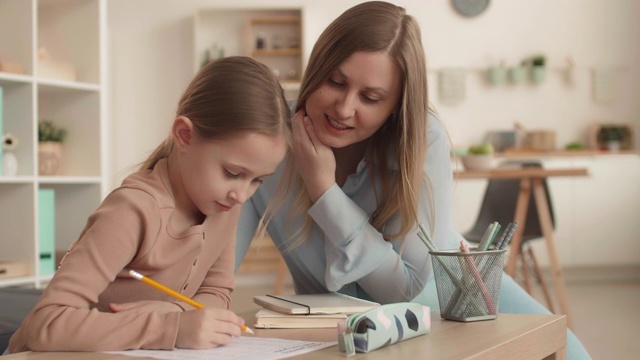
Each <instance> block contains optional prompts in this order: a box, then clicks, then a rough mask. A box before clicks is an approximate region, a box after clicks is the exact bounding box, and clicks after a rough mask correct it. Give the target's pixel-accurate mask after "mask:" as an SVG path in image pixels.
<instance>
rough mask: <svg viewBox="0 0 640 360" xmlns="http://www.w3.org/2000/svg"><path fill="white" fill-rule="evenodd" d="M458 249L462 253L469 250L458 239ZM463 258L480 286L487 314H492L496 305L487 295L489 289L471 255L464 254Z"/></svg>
mask: <svg viewBox="0 0 640 360" xmlns="http://www.w3.org/2000/svg"><path fill="white" fill-rule="evenodd" d="M460 251H462V252H463V253H468V252H469V248H468V247H467V244H465V243H464V241H460ZM464 260H465V261H466V263H467V267H468V268H469V271H471V275H473V277H474V278H475V280H476V282H477V285H478V287H479V288H480V292H481V293H482V297H483V298H484V301H485V302H486V303H487V308H488V310H489V314H492V315H493V314H495V313H496V307H495V305H494V304H493V300H492V299H491V296H490V295H489V290H487V286H486V285H485V283H484V281H483V280H482V276H480V272H479V271H478V268H477V267H476V264H475V263H474V262H473V258H472V257H471V256H465V257H464Z"/></svg>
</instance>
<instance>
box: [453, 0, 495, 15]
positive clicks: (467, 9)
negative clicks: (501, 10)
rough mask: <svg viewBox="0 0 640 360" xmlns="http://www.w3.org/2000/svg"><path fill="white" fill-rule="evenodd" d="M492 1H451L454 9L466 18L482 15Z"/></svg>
mask: <svg viewBox="0 0 640 360" xmlns="http://www.w3.org/2000/svg"><path fill="white" fill-rule="evenodd" d="M489 1H490V0H451V4H452V5H453V8H454V9H455V10H456V11H457V12H458V14H460V15H462V16H466V17H474V16H478V15H480V14H481V13H482V12H483V11H485V10H486V9H487V7H488V6H489Z"/></svg>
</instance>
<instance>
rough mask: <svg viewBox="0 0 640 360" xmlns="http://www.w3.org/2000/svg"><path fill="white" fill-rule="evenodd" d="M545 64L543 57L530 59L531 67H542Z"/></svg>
mask: <svg viewBox="0 0 640 360" xmlns="http://www.w3.org/2000/svg"><path fill="white" fill-rule="evenodd" d="M546 62H547V61H546V58H545V57H544V55H536V56H533V57H532V58H531V65H533V66H544V65H545V63H546Z"/></svg>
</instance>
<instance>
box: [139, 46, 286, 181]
mask: <svg viewBox="0 0 640 360" xmlns="http://www.w3.org/2000/svg"><path fill="white" fill-rule="evenodd" d="M178 116H185V117H187V118H189V119H190V120H191V122H192V123H193V126H194V129H195V131H196V132H197V133H198V135H200V136H202V137H203V138H205V139H208V140H216V139H220V138H223V137H226V136H228V135H229V134H231V133H237V132H243V131H249V132H258V133H261V134H266V135H284V137H285V139H286V140H287V141H288V142H289V145H290V141H291V114H290V111H289V107H288V105H287V101H286V99H285V97H284V90H283V89H282V86H281V85H280V83H279V82H278V80H277V79H276V78H275V77H274V76H273V74H272V73H271V71H270V70H269V68H267V67H266V66H265V65H263V64H261V63H259V62H257V61H256V60H254V59H252V58H249V57H245V56H231V57H226V58H222V59H220V60H217V61H215V62H212V63H209V64H207V65H205V66H204V67H203V68H202V69H200V71H199V72H198V74H196V76H195V77H194V78H193V80H192V81H191V83H190V84H189V86H188V87H187V89H186V90H185V92H184V94H183V95H182V98H181V99H180V102H179V104H178V109H177V111H176V117H178ZM172 150H173V140H172V139H171V137H170V136H169V137H168V138H167V139H165V140H164V141H163V142H162V143H161V144H160V145H159V146H158V147H157V148H156V149H155V150H154V151H153V152H152V153H151V155H149V157H148V158H147V159H146V160H145V161H144V162H143V163H142V164H141V165H140V168H139V169H140V170H148V169H153V167H154V166H155V164H156V163H157V162H158V160H160V159H163V158H167V157H169V155H170V154H171V151H172Z"/></svg>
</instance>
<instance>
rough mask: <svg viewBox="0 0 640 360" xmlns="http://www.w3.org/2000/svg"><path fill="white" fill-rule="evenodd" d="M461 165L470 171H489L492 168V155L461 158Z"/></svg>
mask: <svg viewBox="0 0 640 360" xmlns="http://www.w3.org/2000/svg"><path fill="white" fill-rule="evenodd" d="M461 159H462V165H463V166H464V168H465V169H467V170H471V171H482V170H489V169H491V168H492V167H493V155H492V154H476V155H465V156H463V157H462V158H461Z"/></svg>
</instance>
